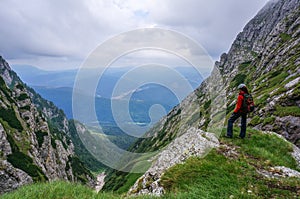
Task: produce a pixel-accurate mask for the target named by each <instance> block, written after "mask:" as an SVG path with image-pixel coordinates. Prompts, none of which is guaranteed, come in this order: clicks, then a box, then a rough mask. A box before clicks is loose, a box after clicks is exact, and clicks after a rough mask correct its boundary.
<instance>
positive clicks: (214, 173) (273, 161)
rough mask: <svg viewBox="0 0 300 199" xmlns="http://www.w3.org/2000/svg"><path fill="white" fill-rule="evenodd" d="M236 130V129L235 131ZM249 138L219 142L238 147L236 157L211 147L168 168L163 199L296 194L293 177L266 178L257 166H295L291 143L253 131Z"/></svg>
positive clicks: (298, 185)
mask: <svg viewBox="0 0 300 199" xmlns="http://www.w3.org/2000/svg"><path fill="white" fill-rule="evenodd" d="M237 131H238V129H237V128H235V133H237ZM247 134H248V136H250V137H251V138H248V139H245V140H240V139H232V140H231V139H223V138H221V140H220V141H221V142H223V143H226V144H228V145H230V146H238V147H240V148H238V149H237V151H238V153H239V156H238V157H236V158H231V159H229V158H228V157H225V156H224V155H223V154H222V153H221V151H222V148H220V149H217V150H212V151H211V152H210V153H209V154H208V155H207V156H205V157H204V158H203V159H201V158H196V157H192V158H189V159H188V160H187V161H186V162H185V163H184V164H180V165H176V166H174V167H172V168H171V169H169V170H168V171H167V172H166V173H165V174H164V176H163V177H162V181H161V182H162V184H163V186H164V187H165V188H166V190H167V194H166V195H165V196H164V197H163V198H229V197H230V196H231V195H232V196H233V197H234V198H293V197H296V196H298V195H297V194H299V193H297V190H299V188H300V180H299V179H295V178H283V179H267V178H263V177H262V176H260V175H259V174H258V173H257V172H256V169H259V168H264V169H266V168H268V167H269V166H278V165H282V166H287V167H290V168H293V169H296V168H297V165H296V162H295V160H294V159H293V158H292V157H291V155H289V153H290V152H291V151H292V146H291V144H290V143H288V142H285V141H283V140H281V139H280V138H278V137H277V136H275V135H266V134H262V133H259V132H258V131H255V130H249V131H248V132H247Z"/></svg>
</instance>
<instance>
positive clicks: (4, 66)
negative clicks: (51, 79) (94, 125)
mask: <svg viewBox="0 0 300 199" xmlns="http://www.w3.org/2000/svg"><path fill="white" fill-rule="evenodd" d="M70 134H71V133H70V128H69V122H68V120H67V119H66V117H65V115H64V113H63V111H62V110H60V109H58V108H57V107H56V106H54V104H53V103H51V102H49V101H46V100H44V99H43V98H41V97H40V96H39V95H38V94H37V93H35V92H34V90H32V89H31V88H29V87H27V86H26V85H25V84H23V83H22V81H21V80H20V79H19V77H18V76H17V75H16V73H15V72H13V71H12V70H11V68H10V67H9V65H8V63H7V62H6V61H5V60H4V59H3V58H2V57H0V138H1V139H0V143H1V144H0V147H1V150H0V168H1V170H0V193H4V192H7V191H10V190H13V189H16V188H18V187H19V186H22V185H24V184H28V183H32V182H37V181H48V180H49V181H51V180H56V179H64V180H68V181H81V182H83V183H87V184H90V185H92V184H93V182H94V180H93V177H92V175H91V173H90V172H89V171H88V170H87V169H86V168H85V167H84V166H83V163H82V162H81V161H80V160H79V158H78V157H77V156H76V155H75V153H74V145H73V143H72V141H71V137H70Z"/></svg>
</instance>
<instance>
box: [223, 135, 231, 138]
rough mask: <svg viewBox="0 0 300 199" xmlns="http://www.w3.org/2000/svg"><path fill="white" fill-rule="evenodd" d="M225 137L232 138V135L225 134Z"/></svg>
mask: <svg viewBox="0 0 300 199" xmlns="http://www.w3.org/2000/svg"><path fill="white" fill-rule="evenodd" d="M224 137H226V138H232V136H229V135H224Z"/></svg>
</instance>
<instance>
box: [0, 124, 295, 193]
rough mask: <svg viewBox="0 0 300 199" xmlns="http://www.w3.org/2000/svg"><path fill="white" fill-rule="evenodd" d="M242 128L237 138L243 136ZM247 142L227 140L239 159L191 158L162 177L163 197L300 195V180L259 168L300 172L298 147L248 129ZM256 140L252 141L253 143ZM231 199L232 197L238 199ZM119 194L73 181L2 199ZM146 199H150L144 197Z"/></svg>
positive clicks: (220, 150) (214, 153)
mask: <svg viewBox="0 0 300 199" xmlns="http://www.w3.org/2000/svg"><path fill="white" fill-rule="evenodd" d="M237 131H238V128H236V129H235V134H238V132H237ZM247 133H248V137H247V139H245V140H240V139H233V140H231V139H223V138H221V140H220V142H221V143H222V144H226V145H229V146H230V147H231V148H233V147H234V148H235V149H236V151H237V153H238V155H236V156H232V157H226V156H224V155H223V153H224V151H226V149H225V148H224V147H222V146H221V147H220V148H218V149H215V150H213V151H211V152H210V153H209V154H208V155H207V156H206V157H204V158H202V159H200V158H195V157H193V158H190V159H188V160H187V161H186V163H184V164H179V165H176V166H174V167H172V168H170V169H169V170H168V171H167V172H166V173H165V174H164V176H163V178H162V184H163V185H164V187H165V188H166V190H167V194H166V195H165V196H163V197H162V198H216V197H217V198H229V197H230V196H231V195H232V196H233V197H234V198H293V197H299V195H300V179H296V178H283V179H266V178H264V177H262V176H261V175H259V174H258V173H257V172H256V170H257V169H265V170H267V169H268V168H269V167H270V166H286V167H290V168H293V169H296V170H299V168H297V165H296V162H295V160H294V159H293V158H292V157H291V155H290V152H291V151H292V145H291V144H290V143H288V142H285V141H283V140H281V139H280V138H278V137H277V136H275V135H268V134H262V133H260V132H258V131H255V130H248V132H247ZM249 137H250V138H249ZM232 196H231V197H232ZM124 197H125V195H124V194H123V195H120V194H116V193H99V194H96V193H95V192H94V191H93V190H91V189H90V188H87V187H85V186H82V185H78V184H71V183H68V182H61V181H58V182H51V183H40V184H34V185H29V186H25V187H22V188H20V189H19V190H17V191H15V192H12V193H9V194H6V195H3V196H2V197H1V198H3V199H8V198H25V199H26V198H28V199H29V198H37V199H39V198H41V199H48V198H66V199H68V198H124ZM138 198H145V197H138ZM149 198H153V197H149Z"/></svg>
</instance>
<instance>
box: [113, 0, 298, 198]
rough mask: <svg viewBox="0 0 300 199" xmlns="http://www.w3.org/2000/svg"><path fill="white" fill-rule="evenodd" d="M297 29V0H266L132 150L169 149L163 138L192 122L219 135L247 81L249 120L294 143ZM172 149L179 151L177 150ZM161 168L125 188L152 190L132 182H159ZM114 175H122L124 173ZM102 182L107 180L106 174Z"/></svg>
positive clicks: (169, 139) (178, 133)
mask: <svg viewBox="0 0 300 199" xmlns="http://www.w3.org/2000/svg"><path fill="white" fill-rule="evenodd" d="M299 34H300V1H299V0H271V1H270V2H268V3H267V5H266V6H265V7H264V8H263V9H262V10H261V11H260V12H259V13H258V14H257V15H256V16H255V17H254V18H253V19H252V20H251V21H250V22H249V23H248V24H247V25H246V26H245V28H244V29H243V31H242V32H241V33H239V34H238V36H237V38H236V39H235V41H234V42H233V44H232V46H231V48H230V50H229V52H228V53H224V54H223V55H222V56H221V58H220V61H218V62H216V63H215V67H214V71H213V73H212V74H211V76H210V77H209V78H208V79H207V80H205V81H204V82H203V83H202V84H201V86H200V87H199V88H198V89H196V90H195V91H194V92H193V93H192V94H190V95H189V96H188V97H187V98H186V99H185V100H184V101H183V102H182V103H181V104H179V105H178V106H177V107H175V108H174V109H173V110H172V111H171V112H170V113H169V114H168V115H167V116H166V117H164V118H163V119H162V120H161V121H160V122H158V123H157V124H156V125H155V126H154V127H153V128H152V129H151V130H150V131H149V132H147V133H146V135H145V137H147V138H141V139H139V140H138V141H137V142H136V143H135V145H134V146H133V147H132V148H131V151H133V152H149V151H157V150H162V151H161V152H160V154H162V153H164V152H165V150H168V148H169V146H168V144H170V143H171V145H172V144H173V143H174V141H175V140H176V139H178V138H180V137H182V136H184V134H185V133H187V132H188V130H189V129H190V128H191V127H194V128H195V129H196V130H195V132H196V131H198V130H197V129H202V130H204V131H208V132H214V133H215V135H216V136H218V135H219V134H220V132H221V131H222V130H220V129H218V127H219V126H218V125H216V124H219V125H220V124H222V126H223V127H225V125H226V119H228V117H229V116H230V114H231V113H232V111H233V109H234V107H235V102H236V98H237V92H238V91H237V86H238V85H239V84H240V83H246V84H247V86H248V88H249V89H250V91H251V92H252V95H253V96H254V100H255V103H256V111H255V112H254V113H251V114H249V117H248V125H249V126H250V127H253V128H255V129H259V130H271V131H274V132H276V133H277V134H280V135H282V136H283V137H285V138H286V139H287V140H289V141H290V142H292V143H294V144H295V145H297V146H298V147H299V146H300V126H299V125H300V93H299V90H300V89H299V88H300V84H299V81H300V45H299V40H300V37H299ZM212 93H215V94H212ZM222 100H225V101H222ZM223 103H224V104H225V106H223ZM223 130H224V128H223ZM190 141H191V143H192V140H190ZM179 151H180V150H179ZM165 155H166V154H165ZM168 155H172V154H171V153H170V154H167V156H168ZM177 155H178V156H181V155H182V153H179V154H177ZM158 156H159V155H158ZM157 164H158V162H157V159H155V160H154V161H153V162H152V166H151V167H150V169H151V168H159V166H157V167H153V165H157ZM166 168H168V167H166ZM148 171H149V170H148ZM161 173H162V171H160V170H157V171H153V170H151V172H150V174H151V175H149V172H148V174H147V173H146V174H145V175H143V176H142V177H141V178H140V179H139V180H138V181H137V182H136V184H135V186H134V187H132V189H131V191H130V193H137V194H139V193H142V192H145V193H149V192H150V193H151V192H152V193H153V192H155V191H153V190H157V189H153V186H142V188H141V187H139V188H137V185H138V184H140V185H141V182H143V185H150V184H151V183H152V182H159V179H158V178H155V176H160V175H161ZM119 175H123V177H124V178H125V180H126V176H127V174H120V173H119ZM149 176H152V177H151V178H149ZM153 176H154V177H153ZM107 182H108V184H109V183H110V179H109V177H108V178H107ZM115 187H118V186H115ZM145 187H148V188H145ZM145 189H147V190H145Z"/></svg>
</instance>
